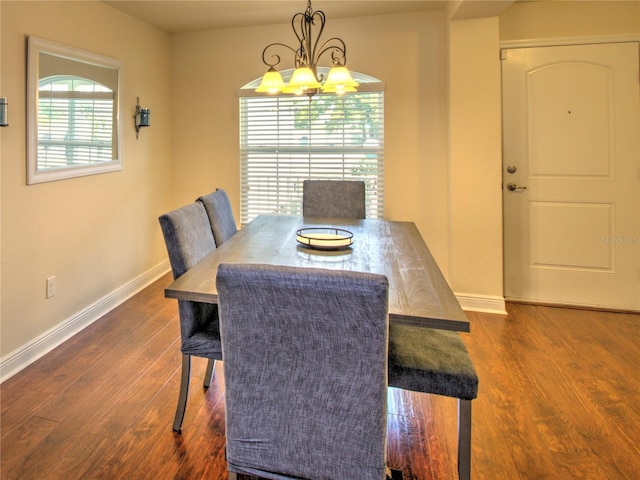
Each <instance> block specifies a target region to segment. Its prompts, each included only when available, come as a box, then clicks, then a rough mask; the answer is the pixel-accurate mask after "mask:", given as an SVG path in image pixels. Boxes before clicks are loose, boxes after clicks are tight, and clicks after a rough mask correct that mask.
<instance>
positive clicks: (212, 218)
mask: <svg viewBox="0 0 640 480" xmlns="http://www.w3.org/2000/svg"><path fill="white" fill-rule="evenodd" d="M198 201H199V202H202V204H203V205H204V208H205V210H206V211H207V215H208V216H209V222H210V223H211V230H212V231H213V238H215V241H216V245H217V246H218V247H219V246H220V245H222V244H223V243H224V242H226V241H227V240H229V238H231V236H233V235H234V234H235V233H236V232H237V231H238V227H237V225H236V220H235V218H234V217H233V210H232V209H231V202H230V201H229V196H228V195H227V192H225V191H224V190H222V189H221V188H217V189H216V191H215V192H212V193H210V194H208V195H203V196H202V197H200V198H198Z"/></svg>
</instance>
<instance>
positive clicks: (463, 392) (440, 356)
mask: <svg viewBox="0 0 640 480" xmlns="http://www.w3.org/2000/svg"><path fill="white" fill-rule="evenodd" d="M388 367H389V386H390V387H398V388H402V389H405V390H413V391H416V392H423V393H431V394H435V395H444V396H447V397H453V398H457V399H458V478H459V479H460V480H469V479H470V478H471V401H472V400H473V399H475V398H476V397H477V396H478V375H477V374H476V370H475V367H474V365H473V362H472V360H471V357H470V356H469V354H468V352H467V348H466V347H465V345H464V343H463V342H462V339H461V338H460V335H458V333H457V332H452V331H448V330H436V329H431V328H423V327H418V326H413V325H397V324H393V325H391V326H390V327H389V363H388Z"/></svg>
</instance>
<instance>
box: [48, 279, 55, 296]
mask: <svg viewBox="0 0 640 480" xmlns="http://www.w3.org/2000/svg"><path fill="white" fill-rule="evenodd" d="M55 294H56V276H55V275H52V276H51V277H48V278H47V298H51V297H53V296H54V295H55Z"/></svg>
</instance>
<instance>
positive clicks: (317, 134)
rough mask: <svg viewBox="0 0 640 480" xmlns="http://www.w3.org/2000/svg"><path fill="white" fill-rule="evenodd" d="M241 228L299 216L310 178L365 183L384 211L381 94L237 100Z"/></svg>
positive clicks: (376, 213) (375, 209)
mask: <svg viewBox="0 0 640 480" xmlns="http://www.w3.org/2000/svg"><path fill="white" fill-rule="evenodd" d="M240 156H241V158H240V165H241V222H242V224H246V223H248V222H250V221H251V220H253V218H255V217H256V216H257V215H260V214H297V215H300V214H301V213H302V183H303V180H305V179H318V180H320V179H322V180H363V181H364V182H365V185H366V203H367V217H368V218H381V217H382V216H383V210H384V198H383V192H384V175H383V174H384V92H383V91H365V92H358V93H351V94H348V95H322V94H317V95H315V96H314V97H313V98H312V99H311V100H309V98H307V97H306V96H302V97H298V96H286V95H280V96H243V97H241V98H240Z"/></svg>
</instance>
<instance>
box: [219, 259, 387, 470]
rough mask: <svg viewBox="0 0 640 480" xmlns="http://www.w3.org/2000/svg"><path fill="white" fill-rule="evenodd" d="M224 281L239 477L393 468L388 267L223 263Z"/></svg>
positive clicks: (231, 426)
mask: <svg viewBox="0 0 640 480" xmlns="http://www.w3.org/2000/svg"><path fill="white" fill-rule="evenodd" d="M216 286H217V289H218V302H219V303H218V304H219V309H220V328H221V336H222V352H223V356H224V376H225V389H226V391H225V408H226V435H227V451H226V455H227V461H228V464H229V465H228V468H229V478H230V479H236V478H237V474H243V475H252V476H258V477H260V478H265V479H279V480H283V479H302V478H306V479H314V480H323V479H326V480H329V479H332V480H335V479H347V478H348V479H358V480H384V479H385V476H386V431H387V403H386V402H387V393H386V390H387V367H386V363H387V341H388V336H387V332H388V313H387V311H388V282H387V279H386V277H384V276H382V275H376V274H369V273H356V272H348V271H330V270H322V269H311V268H300V267H285V266H273V265H251V264H221V265H220V266H219V267H218V273H217V279H216ZM256 358H264V359H268V361H261V362H256Z"/></svg>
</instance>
